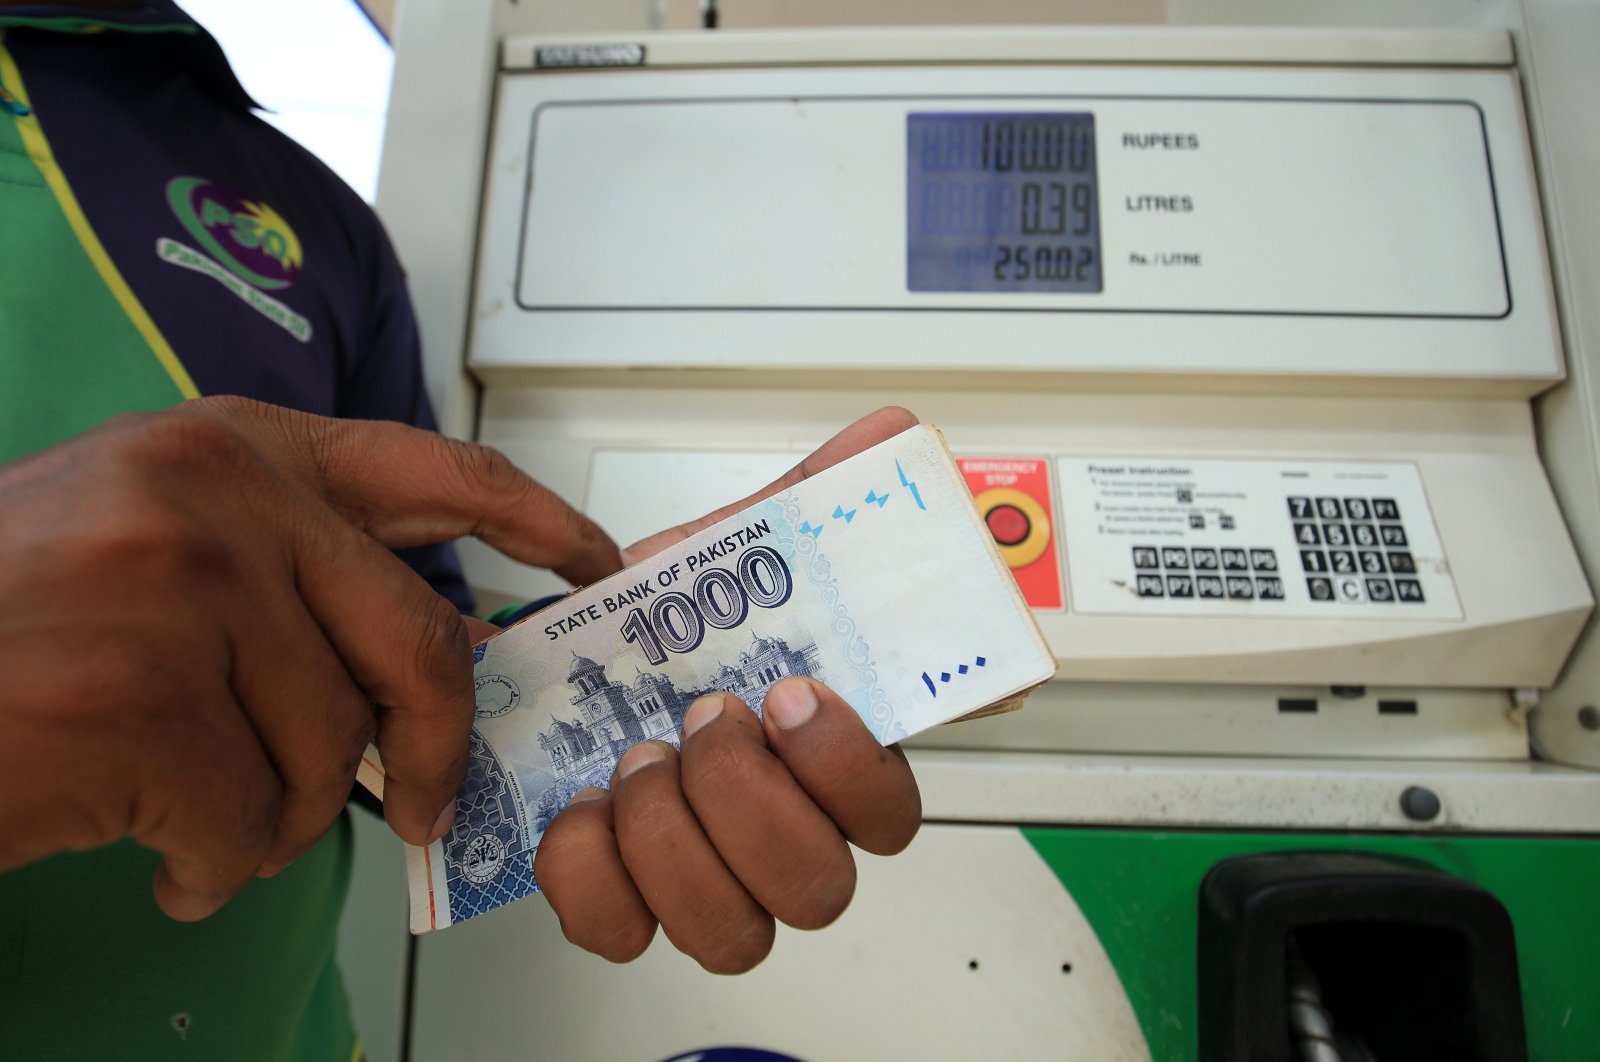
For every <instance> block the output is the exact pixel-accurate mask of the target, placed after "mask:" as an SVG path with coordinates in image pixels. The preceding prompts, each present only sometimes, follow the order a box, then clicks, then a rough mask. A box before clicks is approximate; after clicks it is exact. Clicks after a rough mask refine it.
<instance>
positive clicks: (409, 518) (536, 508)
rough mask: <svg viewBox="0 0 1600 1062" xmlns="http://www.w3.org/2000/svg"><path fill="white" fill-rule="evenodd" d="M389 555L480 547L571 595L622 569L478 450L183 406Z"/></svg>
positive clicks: (342, 425) (566, 514)
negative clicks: (433, 546) (543, 575)
mask: <svg viewBox="0 0 1600 1062" xmlns="http://www.w3.org/2000/svg"><path fill="white" fill-rule="evenodd" d="M180 408H181V409H182V410H183V411H185V412H186V413H188V414H190V415H193V416H203V417H208V418H211V419H213V420H220V421H222V422H223V423H225V424H226V425H227V426H228V428H229V430H230V431H233V432H237V433H238V434H239V435H241V436H242V437H244V438H245V439H248V440H250V441H252V442H253V443H254V444H255V445H256V446H257V448H258V449H259V450H261V451H262V452H263V454H269V455H271V459H272V460H271V463H273V464H274V465H275V466H277V467H278V468H279V469H280V471H285V472H289V473H292V474H293V475H295V476H296V477H297V478H298V479H299V480H300V481H301V482H302V483H303V484H304V485H306V486H307V487H309V488H311V489H312V490H314V491H315V493H317V494H318V495H319V496H320V497H322V498H324V499H326V501H327V502H328V503H329V504H330V505H332V506H333V507H334V508H335V510H336V511H338V512H339V513H340V515H342V516H343V517H344V518H346V519H347V520H349V521H350V522H351V523H353V524H355V526H357V527H359V528H360V529H361V530H363V531H365V532H366V533H367V534H370V535H371V536H372V537H374V538H376V539H378V540H379V541H380V542H382V543H383V544H384V545H386V546H388V547H390V548H391V549H398V548H401V547H404V546H418V545H425V544H429V543H433V542H444V541H448V540H450V539H453V538H460V537H462V536H464V535H473V536H476V537H478V538H481V539H483V541H485V542H487V543H488V544H489V545H491V546H493V547H495V548H496V549H498V550H500V551H501V552H503V553H505V554H507V555H508V556H511V557H514V558H516V559H517V560H520V561H523V562H524V563H527V564H532V565H536V566H538V567H541V568H548V569H550V570H552V571H554V572H556V573H557V574H559V575H561V576H562V577H564V578H566V579H568V580H569V581H571V582H573V583H574V584H576V585H584V584H587V583H590V582H593V581H594V580H596V579H599V578H602V577H604V576H606V575H610V574H611V573H612V572H615V571H617V570H618V569H620V568H621V567H622V564H621V560H620V557H619V554H618V551H617V546H616V543H614V542H612V541H611V539H610V537H609V536H608V535H607V534H606V533H605V532H604V531H602V530H600V528H599V526H598V525H596V524H595V523H594V522H593V521H592V520H590V519H589V518H588V517H586V516H584V515H583V514H582V513H580V512H578V511H577V510H576V509H573V508H572V507H571V506H570V505H568V504H567V503H566V502H564V501H562V500H561V499H560V498H559V497H557V496H556V495H555V494H553V493H551V492H550V491H549V490H547V489H546V488H544V487H543V486H541V485H540V484H538V483H536V482H534V481H533V480H532V479H530V478H528V476H527V475H525V474H524V473H522V472H521V471H520V470H519V469H518V468H517V467H516V466H515V465H513V464H512V463H511V462H510V461H509V460H508V459H507V458H506V457H505V456H504V455H502V454H500V453H499V452H498V451H495V450H492V449H490V448H489V447H486V446H479V445H477V444H476V443H470V442H463V441H461V440H459V439H451V438H448V437H446V436H443V435H439V434H437V433H435V432H430V431H422V430H420V429H417V428H412V427H408V426H407V425H404V424H397V423H393V422H387V421H369V420H353V419H342V418H334V417H318V416H313V415H311V414H309V413H300V412H296V411H294V410H287V409H282V408H280V407H277V406H270V405H266V404H264V403H261V402H253V401H250V400H249V399H242V398H237V397H234V396H228V395H224V396H217V397H213V398H202V399H197V400H194V401H191V402H186V403H184V405H183V406H182V407H180Z"/></svg>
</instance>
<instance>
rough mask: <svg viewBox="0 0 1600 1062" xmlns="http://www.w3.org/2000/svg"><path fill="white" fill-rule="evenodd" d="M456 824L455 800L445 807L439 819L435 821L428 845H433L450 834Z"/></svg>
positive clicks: (429, 833)
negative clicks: (451, 828)
mask: <svg viewBox="0 0 1600 1062" xmlns="http://www.w3.org/2000/svg"><path fill="white" fill-rule="evenodd" d="M455 822H456V802H455V801H454V800H452V801H450V803H448V804H446V805H445V806H444V810H443V811H441V812H439V817H438V818H436V819H434V820H433V829H431V830H429V831H428V843H429V844H432V843H433V842H435V841H437V840H438V839H439V838H441V837H443V836H444V835H445V834H447V833H449V832H450V827H452V826H454V825H455Z"/></svg>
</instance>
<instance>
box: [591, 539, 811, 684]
mask: <svg viewBox="0 0 1600 1062" xmlns="http://www.w3.org/2000/svg"><path fill="white" fill-rule="evenodd" d="M793 590H794V578H793V576H792V575H790V573H789V566H788V565H787V564H785V563H784V560H783V557H782V556H781V555H780V554H779V553H778V551H777V550H775V549H773V548H772V547H771V546H752V547H751V548H750V549H748V550H746V551H745V553H744V555H743V556H741V557H740V558H739V561H738V563H737V564H736V565H735V566H734V571H729V570H728V569H726V568H706V569H705V570H704V571H702V572H701V573H700V575H699V576H698V577H697V578H696V579H695V581H694V587H693V589H692V590H691V591H690V593H687V594H686V593H684V592H683V591H681V590H672V591H669V592H667V593H665V594H662V595H661V596H660V597H658V598H656V600H655V603H654V604H652V605H651V606H650V612H649V614H648V615H647V614H646V613H645V611H644V609H642V608H634V609H630V610H629V611H628V616H627V618H626V619H625V620H623V622H622V637H623V639H624V640H625V641H628V642H631V643H632V644H633V645H635V646H637V647H638V649H639V651H640V652H641V653H643V654H644V656H645V659H646V660H648V661H650V663H652V664H664V663H666V660H667V652H668V651H669V650H670V651H671V652H674V653H680V654H681V653H689V652H693V651H694V650H695V649H697V648H699V646H700V643H701V642H702V641H703V640H705V636H706V625H707V624H710V625H711V626H713V627H716V628H718V629H719V630H732V629H733V628H734V627H737V626H739V624H741V623H743V622H744V621H745V617H746V616H748V615H749V614H750V606H751V605H755V606H757V607H759V608H777V607H778V606H779V605H781V604H783V603H784V602H785V601H787V600H789V595H790V593H792V592H793Z"/></svg>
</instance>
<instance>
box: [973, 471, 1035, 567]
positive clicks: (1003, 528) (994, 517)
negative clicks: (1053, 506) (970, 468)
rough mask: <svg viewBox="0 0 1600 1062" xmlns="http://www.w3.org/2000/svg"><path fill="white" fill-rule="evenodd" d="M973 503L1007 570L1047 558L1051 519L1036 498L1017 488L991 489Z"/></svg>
mask: <svg viewBox="0 0 1600 1062" xmlns="http://www.w3.org/2000/svg"><path fill="white" fill-rule="evenodd" d="M973 500H974V501H975V502H977V503H978V512H980V513H982V514H983V525H984V526H985V527H987V528H988V529H989V534H991V535H993V536H994V540H995V543H996V544H997V545H998V546H999V547H1000V556H1001V557H1002V558H1003V559H1004V560H1005V562H1006V567H1008V568H1025V567H1027V566H1028V565H1030V564H1032V563H1033V562H1034V561H1036V560H1038V559H1039V558H1040V557H1042V556H1044V551H1045V548H1046V547H1048V546H1049V544H1050V516H1049V514H1048V513H1046V512H1045V511H1044V506H1042V505H1040V504H1039V500H1038V499H1037V498H1035V497H1033V496H1032V495H1029V494H1026V493H1024V492H1022V491H1020V490H1017V489H1016V488H1014V487H991V488H990V489H988V490H986V491H984V492H983V493H981V494H979V495H978V496H977V497H976V498H974V499H973Z"/></svg>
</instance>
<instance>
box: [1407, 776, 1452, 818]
mask: <svg viewBox="0 0 1600 1062" xmlns="http://www.w3.org/2000/svg"><path fill="white" fill-rule="evenodd" d="M1442 807H1443V805H1442V804H1440V802H1439V795H1438V794H1437V793H1435V792H1434V791H1433V790H1431V789H1429V788H1428V787H1427V786H1421V785H1412V786H1407V787H1406V789H1405V792H1403V793H1401V794H1400V810H1401V811H1403V812H1404V813H1405V816H1406V818H1408V819H1414V820H1416V821H1417V822H1431V821H1432V820H1434V819H1436V818H1438V817H1439V810H1440V808H1442Z"/></svg>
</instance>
